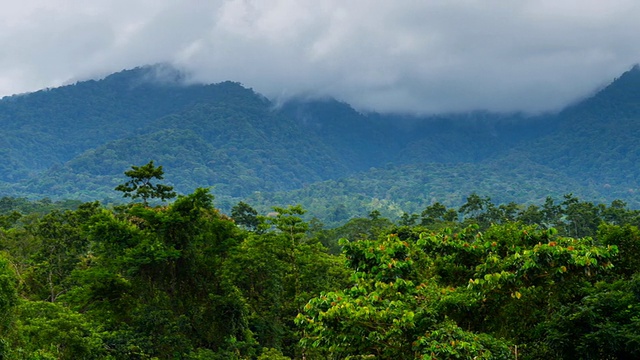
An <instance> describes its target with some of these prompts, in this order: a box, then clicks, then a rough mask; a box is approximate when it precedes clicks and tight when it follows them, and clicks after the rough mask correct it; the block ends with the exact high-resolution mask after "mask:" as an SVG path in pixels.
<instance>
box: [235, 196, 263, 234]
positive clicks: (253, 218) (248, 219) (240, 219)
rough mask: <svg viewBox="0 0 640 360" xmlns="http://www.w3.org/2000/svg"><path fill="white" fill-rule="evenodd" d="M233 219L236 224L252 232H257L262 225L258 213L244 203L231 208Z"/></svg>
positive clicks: (241, 202)
mask: <svg viewBox="0 0 640 360" xmlns="http://www.w3.org/2000/svg"><path fill="white" fill-rule="evenodd" d="M231 218H232V219H233V221H235V222H236V224H238V225H240V226H242V227H244V228H245V229H247V230H250V231H255V230H256V229H257V228H258V225H259V224H260V219H258V211H256V209H254V208H252V207H251V205H249V204H247V203H245V202H243V201H240V202H239V203H238V204H237V205H236V206H234V207H232V208H231Z"/></svg>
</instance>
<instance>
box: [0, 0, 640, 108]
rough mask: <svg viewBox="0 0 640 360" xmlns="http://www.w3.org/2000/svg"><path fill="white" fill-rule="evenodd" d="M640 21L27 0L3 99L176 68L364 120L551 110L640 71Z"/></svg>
mask: <svg viewBox="0 0 640 360" xmlns="http://www.w3.org/2000/svg"><path fill="white" fill-rule="evenodd" d="M638 18H640V3H638V2H636V1H631V0H629V1H625V0H612V1H606V2H605V1H600V0H582V1H568V0H555V1H553V0H539V1H534V0H528V1H497V0H489V1H486V0H484V1H481V0H475V1H474V0H453V1H450V0H440V1H412V0H398V1H386V0H353V1H335V0H323V1H311V0H271V1H264V0H262V1H259V0H226V1H222V0H217V1H216V0H213V1H207V2H205V1H200V0H198V1H192V0H186V1H179V0H127V1H124V0H94V1H81V0H39V1H38V0H25V1H23V2H20V3H19V4H18V2H16V3H15V4H14V5H5V6H4V9H3V12H2V13H1V14H0V47H1V48H2V52H1V53H0V54H1V55H0V94H2V95H9V94H12V93H18V92H25V91H33V90H37V89H39V88H42V87H52V86H58V85H61V84H63V83H65V82H69V81H70V80H77V79H86V78H90V77H99V76H104V75H106V74H108V73H111V72H115V71H119V70H121V69H124V68H131V67H135V66H139V65H145V64H153V63H159V62H168V63H173V64H175V65H176V66H179V67H180V68H183V69H185V70H186V71H188V72H189V74H191V77H192V80H193V81H199V82H219V81H224V80H232V81H239V82H241V83H243V84H244V85H245V86H248V87H252V88H253V89H255V90H256V91H258V92H260V93H262V94H264V95H266V96H268V97H271V98H280V99H283V98H284V99H286V98H288V97H292V96H298V95H301V94H302V95H304V96H333V97H336V98H338V99H341V100H344V101H347V102H349V103H351V104H353V105H354V106H355V107H357V108H359V109H361V110H364V111H368V110H375V111H382V112H386V111H394V112H416V113H438V112H449V111H470V110H492V111H527V112H538V111H548V110H555V109H558V108H560V107H562V106H565V105H566V104H568V103H570V102H572V101H575V100H576V99H579V98H580V97H583V96H586V95H588V94H589V93H591V92H592V91H594V90H595V89H596V88H598V87H599V86H602V85H605V84H606V83H607V82H609V81H611V80H612V79H613V78H614V77H616V76H618V75H620V74H621V73H622V72H623V71H625V70H627V69H629V68H630V67H631V66H632V65H633V64H635V63H637V62H640V37H638V36H637V34H638V33H640V23H639V22H638V21H637V19H638Z"/></svg>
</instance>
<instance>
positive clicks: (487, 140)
mask: <svg viewBox="0 0 640 360" xmlns="http://www.w3.org/2000/svg"><path fill="white" fill-rule="evenodd" d="M187 78H188V77H187V76H186V75H184V74H181V73H180V72H178V71H177V70H175V69H173V68H170V67H168V66H162V65H157V66H148V67H142V68H137V69H133V70H127V71H123V72H120V73H117V74H113V75H110V76H108V77H106V78H104V79H102V80H91V81H84V82H78V83H76V84H73V85H68V86H64V87H60V88H55V89H47V90H41V91H38V92H35V93H29V94H22V95H15V96H11V97H5V98H3V99H2V100H0V122H1V123H2V125H3V126H2V129H3V130H2V135H3V136H2V139H1V140H0V142H2V143H1V145H2V146H0V151H1V152H2V153H1V155H2V156H0V170H1V171H0V191H2V194H4V195H8V196H17V197H28V198H32V199H38V198H44V197H47V198H51V199H54V200H59V199H75V200H93V199H100V200H101V201H103V202H104V203H112V202H117V201H120V197H119V195H118V194H117V193H116V192H114V191H113V188H114V187H115V186H116V185H117V184H118V183H120V182H121V181H122V180H123V177H122V172H123V171H124V170H125V169H127V168H128V167H129V166H131V165H132V164H141V163H146V162H148V161H149V160H155V161H157V163H160V164H163V165H164V166H165V168H166V169H170V170H171V174H172V175H171V177H170V178H168V179H167V181H168V183H170V184H171V185H173V186H174V187H175V188H176V190H177V191H178V192H179V193H182V194H186V193H190V192H193V191H194V190H195V189H196V188H197V187H201V186H206V187H212V188H213V191H214V192H215V193H216V195H217V198H218V204H219V206H220V207H221V208H222V209H225V210H229V209H230V208H231V207H232V206H233V205H235V204H236V203H237V202H238V201H241V200H244V201H247V202H249V203H251V204H252V205H254V206H256V207H257V208H259V209H261V211H267V210H266V209H268V207H269V206H271V205H274V204H278V205H282V206H285V205H287V204H292V203H301V204H304V206H305V207H306V208H308V209H309V213H310V214H311V216H316V217H319V218H322V219H323V221H325V222H326V223H332V224H339V223H340V222H344V221H346V220H348V219H349V218H350V217H353V216H364V215H366V214H367V213H368V212H370V211H373V210H378V211H381V212H382V213H384V214H385V215H387V216H391V217H394V216H399V214H401V213H403V212H413V211H417V209H420V208H423V207H424V206H427V205H429V204H432V203H434V202H441V203H444V204H447V205H448V206H459V205H460V204H462V203H463V202H464V196H466V195H467V194H469V193H471V192H477V193H480V194H482V195H483V196H488V197H490V198H492V199H493V200H494V201H496V202H498V203H507V202H511V201H514V202H518V203H538V204H539V203H540V202H541V201H543V199H545V198H546V197H547V196H561V195H562V194H565V193H569V192H571V193H574V194H577V195H579V196H581V197H584V198H588V199H590V200H592V201H595V202H599V203H600V202H602V203H610V202H611V201H613V200H615V199H622V200H624V201H626V202H627V203H628V204H629V205H630V206H632V207H640V195H639V194H640V193H639V191H640V188H639V187H638V180H639V177H640V171H639V170H638V168H637V166H635V165H636V164H637V163H638V161H639V160H640V158H639V157H640V147H639V146H638V145H637V139H638V137H639V136H640V110H639V107H638V104H639V103H640V69H639V68H638V67H634V68H633V69H631V70H630V71H628V72H627V73H625V74H622V75H621V76H620V78H618V79H616V80H615V81H613V82H612V83H611V84H610V85H609V86H607V87H605V88H603V89H602V90H601V91H599V92H597V93H595V95H594V96H593V97H590V98H588V99H585V100H584V101H582V102H580V103H577V104H574V105H572V106H570V107H568V108H566V109H565V110H563V111H561V112H560V113H558V114H543V115H536V116H532V115H525V114H493V113H488V112H482V111H477V112H471V113H465V114H441V115H437V116H414V115H408V114H404V115H401V114H375V113H361V112H358V111H356V110H354V109H353V108H351V107H350V106H349V105H348V104H345V103H341V102H339V101H336V100H334V99H292V100H290V101H288V102H286V103H284V104H280V105H276V103H274V102H272V101H270V100H268V99H266V98H265V97H263V96H261V95H260V94H257V93H255V92H254V91H252V90H251V89H248V88H246V87H244V86H243V85H241V84H238V83H233V82H224V83H220V84H190V83H189V82H188V81H187V80H186V79H187Z"/></svg>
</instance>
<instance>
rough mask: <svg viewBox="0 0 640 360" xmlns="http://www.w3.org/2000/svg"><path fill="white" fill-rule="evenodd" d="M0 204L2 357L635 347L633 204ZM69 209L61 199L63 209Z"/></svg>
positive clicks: (553, 353) (575, 354)
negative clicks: (353, 210)
mask: <svg viewBox="0 0 640 360" xmlns="http://www.w3.org/2000/svg"><path fill="white" fill-rule="evenodd" d="M127 177H128V178H129V181H127V182H125V183H123V184H121V186H118V188H119V190H120V191H122V192H123V194H124V195H125V196H127V197H129V198H131V199H132V202H131V203H129V204H126V205H120V206H116V207H105V206H103V205H101V204H100V203H99V202H88V203H83V204H77V203H75V204H74V203H53V202H51V201H40V202H35V203H30V202H28V201H25V200H24V199H18V198H8V197H5V198H3V199H1V200H0V204H1V205H2V207H1V209H0V211H1V213H0V358H3V359H16V360H19V359H245V358H247V359H248V358H253V359H263V360H264V359H279V360H283V359H287V358H297V359H302V358H304V359H343V358H350V359H363V358H397V359H414V358H421V359H432V358H462V359H477V358H485V359H494V358H496V359H510V358H516V357H517V358H518V359H555V358H562V359H628V358H636V357H638V356H639V355H640V337H639V336H638V334H640V332H639V330H640V306H639V305H638V304H639V301H638V300H639V299H640V274H638V269H640V230H639V229H638V226H639V225H640V211H637V210H630V209H629V208H628V207H627V205H626V204H625V203H624V202H622V201H619V200H617V201H614V202H612V203H611V204H610V205H603V204H594V203H591V202H587V201H582V200H580V199H579V198H577V197H575V196H573V195H572V194H567V195H565V196H563V197H561V198H560V199H553V198H551V197H549V198H547V199H545V201H544V203H543V204H540V205H517V204H515V203H508V204H502V205H496V204H494V203H493V202H492V201H491V199H490V198H488V197H484V196H481V195H478V194H475V193H472V194H470V195H469V196H467V197H466V200H465V203H464V204H463V205H461V206H460V207H459V208H451V207H447V206H445V205H443V204H441V203H437V202H436V203H433V204H431V205H429V206H427V207H425V208H424V209H423V210H422V211H420V212H418V213H409V212H406V213H403V215H402V216H401V217H400V219H399V220H398V221H396V222H395V223H394V222H392V221H391V220H389V219H387V218H385V217H383V216H382V215H381V213H380V212H378V211H372V212H371V213H370V214H369V215H368V216H367V217H363V218H353V219H351V220H349V221H348V222H347V223H345V224H343V225H342V226H340V227H336V228H333V229H325V228H324V227H323V226H322V224H321V223H320V222H319V221H318V220H317V219H314V220H312V221H309V222H305V221H303V219H302V218H301V216H302V215H303V214H304V212H305V210H304V209H303V208H302V207H301V206H299V205H296V206H288V207H274V208H273V209H272V213H270V214H267V215H265V216H262V215H259V213H258V211H256V210H255V209H254V208H253V207H252V206H251V205H249V204H247V203H244V202H240V203H238V204H236V205H235V206H234V207H233V209H232V211H231V216H228V215H225V214H223V213H222V212H220V211H219V210H217V209H216V208H215V207H214V201H213V200H214V197H213V195H212V194H211V193H210V192H209V191H208V190H206V189H202V188H198V189H196V190H195V191H194V192H193V193H191V194H189V195H185V196H179V197H178V198H177V199H175V200H174V201H172V202H170V203H169V204H166V205H165V204H162V203H161V202H159V201H160V200H162V199H170V198H172V197H173V196H174V194H173V193H172V188H171V186H168V185H164V184H162V183H161V182H158V181H159V180H162V177H163V169H162V167H156V166H155V165H154V163H153V162H150V163H148V164H147V165H144V166H136V167H132V169H131V170H129V171H127ZM67 206H68V207H72V208H71V209H68V210H65V207H67Z"/></svg>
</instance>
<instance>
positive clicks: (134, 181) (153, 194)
mask: <svg viewBox="0 0 640 360" xmlns="http://www.w3.org/2000/svg"><path fill="white" fill-rule="evenodd" d="M124 174H125V175H126V176H128V177H129V178H130V179H129V181H127V182H126V183H124V184H120V185H118V186H117V187H116V188H115V190H117V191H122V192H123V193H124V195H123V197H130V198H132V199H138V198H141V199H142V203H143V204H144V205H145V206H147V205H148V200H149V199H160V200H162V201H164V200H168V199H172V198H174V197H176V193H175V192H174V191H173V186H168V185H163V184H158V183H155V184H154V182H153V179H157V180H162V179H163V178H164V171H163V170H162V165H160V166H158V167H156V166H154V165H153V160H151V161H149V163H148V164H146V165H143V166H132V167H131V170H128V171H125V172H124Z"/></svg>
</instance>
